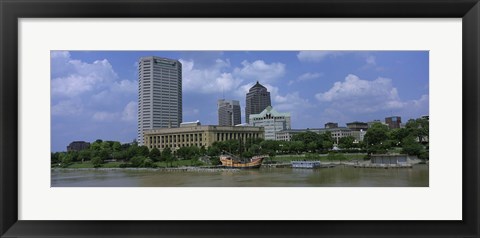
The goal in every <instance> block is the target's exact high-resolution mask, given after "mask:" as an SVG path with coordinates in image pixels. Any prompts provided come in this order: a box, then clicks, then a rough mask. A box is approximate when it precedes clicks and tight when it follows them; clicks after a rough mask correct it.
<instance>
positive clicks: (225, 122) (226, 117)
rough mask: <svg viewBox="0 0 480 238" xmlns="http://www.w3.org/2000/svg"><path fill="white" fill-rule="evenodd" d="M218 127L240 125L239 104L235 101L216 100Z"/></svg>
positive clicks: (240, 113)
mask: <svg viewBox="0 0 480 238" xmlns="http://www.w3.org/2000/svg"><path fill="white" fill-rule="evenodd" d="M217 105H218V125H219V126H235V125H238V124H242V112H241V109H240V102H239V101H237V100H225V99H220V100H218V104H217Z"/></svg>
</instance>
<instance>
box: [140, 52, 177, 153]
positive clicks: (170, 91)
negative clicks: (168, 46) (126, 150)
mask: <svg viewBox="0 0 480 238" xmlns="http://www.w3.org/2000/svg"><path fill="white" fill-rule="evenodd" d="M138 65H139V66H138V138H137V142H138V144H139V145H143V144H144V141H143V131H144V130H149V129H154V128H171V127H178V126H179V125H180V123H181V122H182V64H181V63H180V62H179V61H178V60H172V59H167V58H161V57H156V56H149V57H142V58H140V60H139V63H138Z"/></svg>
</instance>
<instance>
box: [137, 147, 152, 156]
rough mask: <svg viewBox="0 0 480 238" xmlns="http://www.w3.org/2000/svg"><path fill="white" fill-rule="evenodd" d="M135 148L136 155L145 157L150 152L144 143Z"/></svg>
mask: <svg viewBox="0 0 480 238" xmlns="http://www.w3.org/2000/svg"><path fill="white" fill-rule="evenodd" d="M136 149H137V151H136V152H137V153H136V155H138V156H143V157H147V156H148V154H149V153H150V151H149V150H148V147H147V146H145V145H142V146H138V147H137V148H136Z"/></svg>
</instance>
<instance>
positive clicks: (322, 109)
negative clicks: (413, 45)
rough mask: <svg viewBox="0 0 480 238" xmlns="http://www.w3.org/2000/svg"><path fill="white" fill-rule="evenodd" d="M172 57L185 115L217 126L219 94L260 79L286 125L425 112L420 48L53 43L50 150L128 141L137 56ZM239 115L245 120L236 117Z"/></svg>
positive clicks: (239, 93)
mask: <svg viewBox="0 0 480 238" xmlns="http://www.w3.org/2000/svg"><path fill="white" fill-rule="evenodd" d="M145 56H158V57H165V58H170V59H178V60H179V62H181V63H182V71H183V86H182V87H183V121H196V120H200V121H201V123H202V124H203V125H215V124H217V123H218V122H217V120H218V118H217V113H218V111H217V101H218V99H222V98H226V99H229V100H238V101H239V102H240V107H241V109H242V112H241V114H242V115H246V114H245V106H246V105H245V95H246V93H247V92H248V90H249V89H250V88H251V87H252V86H253V85H254V84H255V83H256V81H259V82H260V83H261V84H262V85H264V86H265V87H266V88H267V89H268V91H269V92H271V98H272V106H273V107H274V108H275V109H278V110H279V111H282V112H283V111H284V112H290V113H291V116H292V128H321V127H323V125H324V124H325V123H327V122H336V123H339V125H345V124H346V123H348V122H353V121H363V122H367V121H371V120H375V119H379V120H382V121H383V120H384V119H385V118H386V117H390V116H400V117H402V121H403V122H406V121H407V120H408V119H409V118H417V117H420V116H422V115H428V114H429V110H428V97H429V96H428V95H429V89H428V84H429V78H428V68H429V62H428V52H427V51H302V52H299V51H224V52H213V51H203V52H193V51H183V52H182V51H163V52H159V51H144V52H136V51H71V52H65V51H52V53H51V114H52V120H51V121H52V125H51V126H52V129H51V131H52V146H51V149H52V151H62V150H65V148H66V146H67V145H68V144H69V143H70V142H72V141H75V140H85V141H94V140H95V139H103V140H117V141H121V142H131V141H132V140H133V139H135V138H136V134H137V133H136V132H137V121H136V120H137V97H138V95H137V92H138V60H139V59H140V57H145ZM242 122H244V119H243V118H242Z"/></svg>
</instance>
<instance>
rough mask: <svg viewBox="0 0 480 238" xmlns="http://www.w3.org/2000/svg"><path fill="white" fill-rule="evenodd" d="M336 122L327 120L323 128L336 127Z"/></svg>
mask: <svg viewBox="0 0 480 238" xmlns="http://www.w3.org/2000/svg"><path fill="white" fill-rule="evenodd" d="M337 127H338V123H333V122H327V123H325V128H337Z"/></svg>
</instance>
